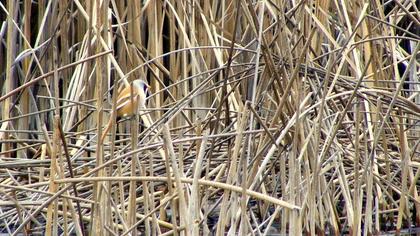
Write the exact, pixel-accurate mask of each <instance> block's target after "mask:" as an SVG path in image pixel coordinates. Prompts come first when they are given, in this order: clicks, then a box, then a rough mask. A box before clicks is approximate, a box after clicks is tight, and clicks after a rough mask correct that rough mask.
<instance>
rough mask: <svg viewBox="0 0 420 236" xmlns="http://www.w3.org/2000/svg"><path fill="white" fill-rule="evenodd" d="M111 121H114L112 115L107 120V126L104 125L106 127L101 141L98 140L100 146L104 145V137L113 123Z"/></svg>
mask: <svg viewBox="0 0 420 236" xmlns="http://www.w3.org/2000/svg"><path fill="white" fill-rule="evenodd" d="M113 120H114V117H113V115H112V114H111V117H110V118H109V121H108V124H107V125H106V127H105V129H104V131H103V132H102V136H101V139H100V142H101V144H102V143H104V140H105V137H106V135H107V134H108V132H109V129H110V128H111V126H112V121H113Z"/></svg>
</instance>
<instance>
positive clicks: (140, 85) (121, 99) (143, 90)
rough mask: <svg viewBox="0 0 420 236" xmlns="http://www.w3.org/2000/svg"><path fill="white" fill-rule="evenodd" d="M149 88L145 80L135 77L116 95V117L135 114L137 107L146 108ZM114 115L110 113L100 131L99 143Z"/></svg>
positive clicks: (109, 126)
mask: <svg viewBox="0 0 420 236" xmlns="http://www.w3.org/2000/svg"><path fill="white" fill-rule="evenodd" d="M149 88H150V86H149V85H148V84H147V83H146V82H145V81H143V80H141V79H136V80H134V81H133V82H132V83H131V84H130V86H128V87H126V88H124V89H123V90H122V91H121V92H119V93H118V97H117V105H116V108H115V111H116V113H117V114H116V115H117V117H118V118H121V117H130V116H132V115H134V114H137V112H138V110H139V109H144V108H146V98H147V94H148V90H149ZM114 115H115V114H111V117H110V118H109V122H108V124H107V126H106V128H105V130H104V131H103V133H102V136H101V139H100V141H101V143H103V141H104V139H105V137H106V135H107V133H108V131H109V129H110V128H111V126H112V121H113V116H114Z"/></svg>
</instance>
